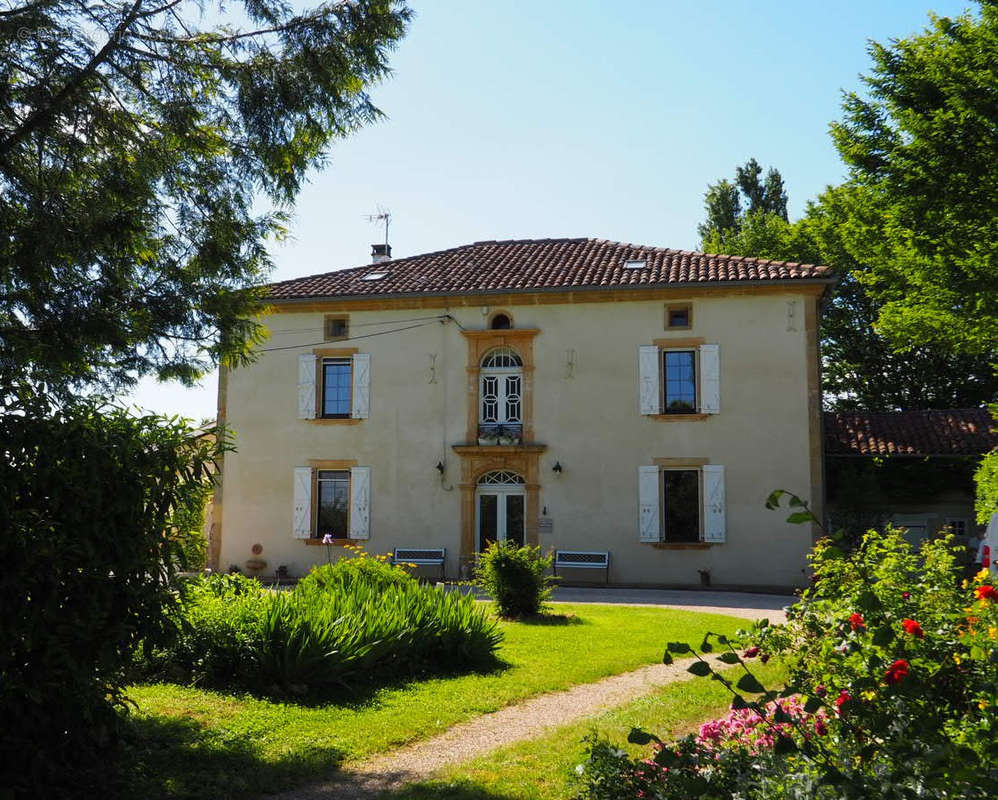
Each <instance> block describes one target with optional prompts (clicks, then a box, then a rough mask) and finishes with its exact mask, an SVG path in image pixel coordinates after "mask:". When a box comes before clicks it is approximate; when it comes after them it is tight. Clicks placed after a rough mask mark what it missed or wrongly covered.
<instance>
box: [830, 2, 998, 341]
mask: <svg viewBox="0 0 998 800" xmlns="http://www.w3.org/2000/svg"><path fill="white" fill-rule="evenodd" d="M978 6H979V13H978V14H971V13H965V14H963V15H961V16H959V17H952V18H949V17H936V16H933V17H931V20H930V25H929V27H928V28H927V29H926V30H924V31H923V32H921V33H919V34H917V35H914V36H910V37H908V38H905V39H899V40H894V41H892V42H891V43H890V44H888V45H881V44H872V45H871V47H870V54H871V57H872V59H873V67H872V70H871V72H870V74H869V75H868V76H867V77H865V78H864V81H865V83H866V89H867V91H866V93H865V94H862V95H861V94H859V93H850V94H848V95H847V96H846V99H845V103H844V112H845V113H844V116H843V119H842V120H841V121H840V122H838V123H836V124H835V125H833V126H832V135H833V137H834V140H835V144H836V146H837V148H838V150H839V153H840V154H841V156H842V158H843V160H844V161H845V162H846V164H847V165H848V166H849V170H850V180H851V183H852V184H854V185H855V186H857V187H861V189H862V195H861V198H862V203H863V207H860V208H859V209H858V210H856V211H855V212H851V213H852V214H853V215H855V216H859V215H861V214H863V213H864V211H865V209H873V210H874V213H875V214H876V216H877V218H878V224H877V227H876V230H875V234H876V235H875V236H873V237H871V238H869V239H868V240H865V241H855V242H852V243H851V247H850V250H851V252H852V254H853V255H854V256H855V257H856V258H857V259H858V260H860V261H862V262H863V263H865V264H867V265H868V267H869V273H868V274H867V275H866V276H865V277H864V281H865V284H866V286H867V287H868V288H869V291H870V293H871V294H872V295H873V296H874V297H875V298H876V299H877V302H878V303H879V304H880V307H879V311H878V319H877V327H878V330H879V331H880V332H882V333H883V335H884V336H886V337H887V338H888V339H889V340H890V341H891V343H892V344H893V346H894V347H895V348H898V349H902V350H907V349H911V348H913V347H918V346H921V345H923V344H927V343H932V344H933V345H934V346H937V347H939V348H943V349H948V350H949V351H950V352H952V353H972V354H979V355H982V356H984V357H987V358H991V359H994V358H995V355H996V353H998V3H996V2H995V1H994V0H979V2H978Z"/></svg>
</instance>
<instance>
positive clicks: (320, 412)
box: [316, 356, 354, 419]
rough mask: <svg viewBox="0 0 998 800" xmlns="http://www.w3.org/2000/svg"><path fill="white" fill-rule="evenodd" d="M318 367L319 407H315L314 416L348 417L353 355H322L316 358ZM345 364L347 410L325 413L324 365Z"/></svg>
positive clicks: (349, 413)
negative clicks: (337, 412)
mask: <svg viewBox="0 0 998 800" xmlns="http://www.w3.org/2000/svg"><path fill="white" fill-rule="evenodd" d="M318 362H319V363H318V367H319V395H318V398H317V400H318V403H319V407H318V408H317V409H316V417H317V418H320V419H350V418H351V417H352V416H353V414H352V411H353V373H354V363H353V356H323V357H321V358H319V359H318ZM341 364H346V365H348V366H349V368H350V380H349V384H350V398H349V400H348V401H347V412H346V413H345V414H327V413H326V367H327V366H334V365H341Z"/></svg>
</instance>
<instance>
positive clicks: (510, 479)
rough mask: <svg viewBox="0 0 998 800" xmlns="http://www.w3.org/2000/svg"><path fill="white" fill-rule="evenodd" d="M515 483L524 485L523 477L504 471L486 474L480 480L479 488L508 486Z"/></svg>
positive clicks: (498, 470)
mask: <svg viewBox="0 0 998 800" xmlns="http://www.w3.org/2000/svg"><path fill="white" fill-rule="evenodd" d="M513 483H524V480H523V477H522V476H520V475H517V474H516V473H515V472H509V471H508V470H504V469H497V470H493V471H492V472H486V473H485V474H484V475H482V477H481V478H479V479H478V485H479V486H508V485H509V484H513Z"/></svg>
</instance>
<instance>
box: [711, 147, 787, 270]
mask: <svg viewBox="0 0 998 800" xmlns="http://www.w3.org/2000/svg"><path fill="white" fill-rule="evenodd" d="M704 211H705V212H706V219H705V220H704V221H703V222H702V223H701V224H700V225H698V226H697V232H698V233H699V234H700V241H701V248H702V249H707V245H706V244H705V243H706V242H715V243H720V242H723V241H724V239H725V237H726V236H729V235H732V234H735V233H737V232H738V231H739V230H740V229H741V227H742V225H743V224H745V222H746V221H747V220H748V219H749V218H750V217H753V216H756V215H759V214H773V215H775V216H777V217H778V218H780V219H782V220H784V221H786V219H787V193H786V189H785V188H784V185H783V176H782V175H780V172H779V170H777V169H776V168H775V167H772V168H770V169H769V171H768V172H767V173H766V177H765V179H763V178H762V167H761V166H760V164H759V162H758V161H756V160H755V159H754V158H750V159H749V160H748V161H746V162H745V164H744V165H743V166H740V167H735V179H734V181H729V180H727V179H725V178H722V179H721V180H719V181H718V182H717V183H712V184H710V185H709V186H708V187H707V192H706V194H705V195H704ZM711 252H721V251H720V250H712V251H711ZM725 252H726V251H725Z"/></svg>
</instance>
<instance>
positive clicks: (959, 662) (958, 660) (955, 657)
mask: <svg viewBox="0 0 998 800" xmlns="http://www.w3.org/2000/svg"><path fill="white" fill-rule="evenodd" d="M953 660H954V661H955V662H956V663H957V664H962V663H963V659H962V658H960V654H959V653H953Z"/></svg>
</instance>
